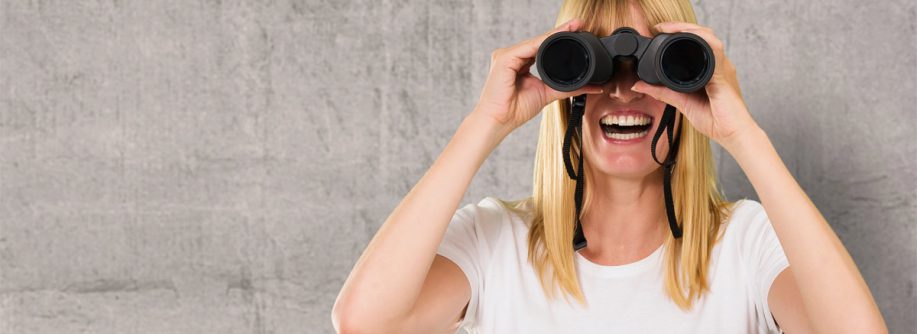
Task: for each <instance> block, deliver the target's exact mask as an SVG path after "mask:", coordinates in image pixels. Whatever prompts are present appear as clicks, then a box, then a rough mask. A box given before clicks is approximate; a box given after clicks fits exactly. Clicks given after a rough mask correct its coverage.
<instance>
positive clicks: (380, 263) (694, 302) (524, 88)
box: [332, 0, 887, 333]
mask: <svg viewBox="0 0 917 334" xmlns="http://www.w3.org/2000/svg"><path fill="white" fill-rule="evenodd" d="M557 22H558V23H559V24H558V26H557V28H556V29H554V30H552V31H550V32H547V33H545V34H543V35H541V36H537V37H535V38H532V39H530V40H527V41H524V42H521V43H519V44H516V45H514V46H511V47H507V48H501V49H498V50H496V51H494V52H493V55H492V58H491V70H490V73H489V74H488V78H487V81H486V83H485V84H484V88H483V90H482V93H481V97H480V100H479V102H478V104H477V105H476V108H475V109H474V110H473V111H472V112H471V113H470V114H469V115H468V116H467V117H466V119H465V120H464V121H463V122H462V124H461V125H460V126H459V128H458V130H457V131H456V133H455V135H454V137H453V138H452V140H451V141H450V142H449V144H448V145H447V146H446V148H445V150H444V151H443V152H442V154H441V155H440V156H439V158H438V159H437V160H436V161H435V163H434V164H433V166H432V167H431V168H430V170H429V171H428V172H427V173H426V175H424V176H423V178H422V179H421V180H420V181H419V182H418V183H417V185H416V186H415V187H414V188H413V189H412V190H411V192H410V193H409V194H408V195H407V196H406V197H405V198H404V200H403V201H402V202H401V204H400V205H398V207H397V208H396V209H395V210H394V212H392V214H391V215H390V216H389V218H388V220H386V222H385V223H384V224H383V226H382V227H381V228H380V230H379V231H378V232H377V233H376V235H375V237H374V238H373V240H372V241H371V242H370V244H369V246H368V247H367V248H366V250H365V251H364V252H363V255H362V256H361V257H360V259H359V260H358V261H357V263H356V265H355V266H354V268H353V271H352V272H351V273H350V276H349V277H348V279H347V281H346V282H345V284H344V286H343V288H342V290H341V292H340V295H339V296H338V299H337V301H336V303H335V306H334V310H333V312H332V313H333V314H332V319H333V322H334V325H335V328H336V329H337V330H338V331H339V332H342V333H364V332H365V333H445V332H454V331H455V330H456V329H457V328H458V327H462V328H465V329H466V330H468V331H470V332H482V333H747V332H754V333H767V332H774V333H776V332H780V331H781V330H783V331H786V332H789V333H808V332H820V333H882V332H887V329H886V327H885V324H884V321H883V319H882V316H881V314H880V313H879V311H878V307H877V306H876V304H875V301H874V300H873V298H872V295H871V293H870V291H869V288H868V287H867V286H866V284H865V282H864V281H863V278H862V277H861V275H860V273H859V271H858V269H857V267H856V265H855V264H854V262H853V261H852V259H851V257H850V256H849V254H848V253H847V251H846V250H845V248H844V246H843V245H842V244H841V242H840V240H839V239H838V238H837V236H836V235H835V234H834V232H833V231H832V230H831V228H830V226H829V225H828V224H827V222H826V221H825V219H824V217H823V216H822V215H821V214H820V213H819V211H818V209H817V208H816V207H815V206H814V205H813V204H812V202H811V201H810V200H809V198H808V197H807V196H806V194H805V193H804V192H803V191H802V189H801V188H800V187H799V185H798V184H797V183H796V181H795V180H794V179H793V177H792V175H791V174H790V173H789V172H788V171H787V169H786V167H785V166H784V164H783V162H782V161H781V159H780V157H779V156H778V155H777V152H776V151H775V150H774V148H773V146H772V145H771V143H770V142H769V140H768V137H767V135H766V134H765V133H764V132H763V131H762V130H761V128H760V127H758V125H757V124H756V123H755V121H754V119H753V118H752V117H751V115H750V113H749V111H748V110H747V108H746V106H745V103H744V101H743V98H742V94H741V91H740V90H739V84H738V82H737V80H736V72H735V69H734V67H733V66H732V64H731V63H730V62H729V59H727V58H726V56H725V54H724V53H723V47H722V43H721V41H720V40H719V39H718V38H717V37H716V36H715V35H714V33H713V31H711V30H710V29H709V28H706V27H702V26H698V25H696V24H695V23H696V19H695V16H694V12H693V9H692V8H691V5H690V2H689V1H688V0H645V1H588V0H570V1H566V2H564V4H563V5H562V8H561V10H560V13H559V15H558V19H557ZM561 22H563V23H561ZM622 26H629V27H632V28H634V29H636V30H637V31H638V32H639V33H640V34H641V35H643V36H647V37H652V36H654V35H655V34H658V33H663V32H664V33H675V32H690V33H694V34H696V35H698V36H700V37H702V38H703V39H704V40H706V41H707V43H708V44H709V45H710V46H711V47H712V49H713V52H714V54H715V58H716V62H715V72H714V74H713V78H712V79H711V81H710V82H709V83H708V84H707V86H706V87H705V89H704V90H703V91H700V92H698V93H694V94H684V93H677V92H675V91H672V90H669V89H668V88H665V87H664V86H653V85H649V84H647V83H645V82H642V81H638V80H637V79H636V75H635V74H634V71H633V63H632V62H620V63H619V64H618V65H617V66H618V67H617V68H616V70H615V73H616V74H615V77H614V78H613V80H612V81H610V82H608V83H607V84H605V85H602V86H595V85H592V86H586V87H584V88H581V89H579V90H577V91H574V92H569V93H562V92H558V91H555V90H552V89H551V88H549V87H547V86H546V85H545V84H544V83H543V82H542V81H540V80H539V79H538V78H536V77H535V76H533V75H532V74H530V73H529V72H528V68H529V67H530V66H531V65H532V64H533V62H534V57H535V54H536V51H537V49H538V47H539V45H540V44H541V42H542V41H543V40H544V39H545V38H547V37H548V36H549V35H551V34H553V33H556V32H559V31H589V32H592V33H594V34H596V35H598V36H607V35H608V34H610V33H611V32H612V31H613V30H615V29H616V28H618V27H622ZM581 94H586V96H587V99H586V107H585V113H584V116H583V119H582V124H581V132H580V133H581V135H580V136H579V137H580V138H579V140H580V141H581V142H582V144H581V149H577V150H574V153H575V154H580V153H576V152H582V154H583V161H584V162H583V163H584V166H583V167H584V170H585V180H586V182H585V189H584V193H585V196H584V201H583V206H582V212H581V215H580V216H579V218H580V221H581V226H582V233H583V235H584V236H585V238H586V239H587V240H588V243H587V246H586V247H585V248H582V249H579V250H576V249H574V245H573V243H572V242H571V241H572V240H573V238H574V230H575V219H574V218H575V217H574V215H575V214H574V212H575V211H574V210H575V208H574V199H573V197H574V182H573V181H572V180H570V179H569V178H568V177H567V174H566V173H565V171H564V162H563V157H562V153H561V152H562V149H561V146H562V142H563V139H564V138H563V136H564V131H565V127H566V125H567V121H568V120H567V117H568V115H569V112H570V98H571V97H573V96H577V95H581ZM666 105H671V106H674V107H675V108H677V110H678V113H677V114H678V115H679V116H678V117H677V119H676V127H675V129H679V130H678V132H677V133H676V134H675V136H676V137H677V138H678V140H677V141H673V143H678V147H677V150H676V151H674V152H676V154H677V163H676V164H675V167H674V171H673V175H672V182H671V189H672V193H673V197H674V202H675V204H674V212H675V213H676V217H677V219H675V220H676V221H677V224H678V227H679V228H680V231H681V232H682V233H683V234H682V235H680V236H678V237H676V236H675V235H674V234H675V233H673V232H674V231H675V230H674V229H672V230H671V231H670V226H669V225H668V224H669V221H668V219H667V217H666V214H665V204H664V198H663V197H664V196H663V169H662V168H661V167H660V166H659V164H657V163H656V161H654V159H653V158H652V156H651V153H650V150H651V145H650V140H649V137H650V134H653V133H655V130H656V129H657V127H658V126H659V119H660V117H661V115H662V113H663V110H664V109H665V107H666ZM539 112H543V115H542V120H541V129H540V134H539V140H538V148H537V153H536V157H535V172H534V191H533V196H532V197H531V198H528V199H525V200H521V201H516V202H504V201H500V200H497V199H494V198H486V199H484V200H482V201H480V202H479V203H477V204H471V205H467V206H465V207H462V208H461V209H459V208H458V205H459V202H460V201H461V199H462V197H463V194H464V192H465V190H466V189H467V187H468V185H469V183H470V182H471V179H472V176H473V175H474V174H475V172H476V171H477V170H478V168H479V167H480V166H481V164H482V163H483V161H484V160H485V158H486V157H487V156H488V155H489V154H490V153H491V151H492V150H493V149H494V148H495V147H496V146H497V145H498V144H499V143H500V142H501V140H502V139H503V138H504V137H506V136H507V135H508V134H509V133H510V132H511V131H513V130H514V129H516V128H518V127H519V126H520V125H522V124H523V123H525V122H527V121H529V120H531V119H532V118H534V117H535V116H536V115H537V114H538V113H539ZM628 115H629V116H631V117H634V119H635V120H637V122H635V123H640V121H644V122H645V121H649V122H650V124H651V126H650V127H649V130H648V131H643V134H642V136H641V137H638V138H633V139H629V140H618V139H615V138H620V135H617V134H615V133H612V132H607V131H609V129H608V127H607V126H606V127H603V123H604V124H607V123H609V122H611V121H614V120H615V118H616V117H620V116H628ZM620 120H621V119H620V118H619V119H618V121H620ZM711 139H712V140H713V141H715V142H717V143H719V144H720V145H721V146H722V147H723V148H725V149H726V151H728V152H729V154H731V155H732V156H733V157H734V158H735V159H736V161H738V163H739V165H740V166H741V168H742V170H743V171H744V172H745V174H746V175H747V176H748V178H749V180H750V181H751V183H752V185H753V186H754V188H755V191H756V192H757V194H758V196H759V198H760V200H761V202H760V203H759V202H756V201H753V200H748V199H743V200H739V201H737V202H727V201H726V200H725V199H724V198H723V196H722V194H721V192H720V191H719V188H718V182H717V179H716V172H715V170H714V167H713V158H712V153H711V146H710V142H709V140H711ZM668 145H669V143H668V142H667V141H666V140H660V141H659V144H658V146H657V147H656V150H657V151H656V154H657V156H662V157H665V156H667V154H668V151H669V146H668Z"/></svg>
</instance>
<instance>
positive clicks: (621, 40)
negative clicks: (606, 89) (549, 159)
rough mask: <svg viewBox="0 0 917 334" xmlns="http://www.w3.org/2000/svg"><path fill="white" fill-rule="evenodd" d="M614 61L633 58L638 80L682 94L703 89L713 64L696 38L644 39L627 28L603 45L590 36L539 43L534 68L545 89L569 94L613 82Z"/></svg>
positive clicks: (562, 34)
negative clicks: (546, 86) (587, 86)
mask: <svg viewBox="0 0 917 334" xmlns="http://www.w3.org/2000/svg"><path fill="white" fill-rule="evenodd" d="M618 57H633V58H636V61H637V64H636V72H637V77H638V78H639V79H640V80H643V81H645V82H646V83H649V84H653V85H660V84H661V85H665V86H666V87H668V88H670V89H672V90H675V91H678V92H682V93H690V92H694V91H697V90H700V89H702V88H703V87H704V86H705V85H707V82H708V81H710V77H712V76H713V68H714V64H715V58H714V55H713V50H712V49H710V45H708V44H707V42H706V41H704V39H703V38H701V37H700V36H697V35H695V34H692V33H685V32H679V33H674V34H667V33H661V34H658V35H656V36H655V37H653V38H647V37H644V36H641V35H640V34H639V33H638V32H637V31H636V30H634V29H633V28H630V27H622V28H618V29H616V30H615V31H614V32H613V33H612V34H611V35H610V36H608V37H603V38H601V39H599V38H598V37H596V36H595V35H593V34H592V33H589V32H570V31H563V32H558V33H555V34H553V35H551V36H549V37H548V38H547V39H545V40H544V42H542V43H541V46H540V47H539V48H538V53H537V54H536V56H535V63H536V66H537V69H538V73H539V74H540V75H541V79H542V81H544V82H545V84H547V85H548V86H549V87H551V88H554V89H555V90H558V91H562V92H571V91H574V90H577V89H579V88H582V87H583V86H585V85H587V84H598V85H601V84H604V83H606V82H608V81H609V80H611V79H612V77H613V76H614V67H615V66H614V65H615V64H614V61H615V59H616V58H618Z"/></svg>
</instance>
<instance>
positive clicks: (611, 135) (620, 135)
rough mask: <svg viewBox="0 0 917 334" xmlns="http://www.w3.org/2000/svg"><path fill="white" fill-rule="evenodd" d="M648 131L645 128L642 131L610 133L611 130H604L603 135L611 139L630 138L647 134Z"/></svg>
mask: <svg viewBox="0 0 917 334" xmlns="http://www.w3.org/2000/svg"><path fill="white" fill-rule="evenodd" d="M648 133H650V131H649V130H646V131H643V132H638V133H611V132H605V135H606V136H608V138H611V139H617V140H630V139H634V138H640V137H643V136H646V134H648Z"/></svg>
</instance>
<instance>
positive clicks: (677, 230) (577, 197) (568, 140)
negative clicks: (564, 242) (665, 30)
mask: <svg viewBox="0 0 917 334" xmlns="http://www.w3.org/2000/svg"><path fill="white" fill-rule="evenodd" d="M585 111H586V94H583V95H579V96H575V97H573V103H572V106H571V111H570V117H569V118H568V119H567V131H566V133H565V134H564V143H563V155H564V167H565V168H566V170H567V176H569V177H570V178H571V179H573V180H576V190H575V191H574V193H573V201H574V203H575V205H576V212H575V216H574V217H573V220H574V221H575V222H576V230H575V231H574V232H573V251H574V252H575V251H578V250H580V249H583V248H585V247H586V236H585V235H584V234H583V224H582V223H581V222H580V211H581V210H582V206H583V187H584V186H585V180H584V176H583V155H584V154H583V140H582V131H580V135H579V136H578V137H579V145H578V146H579V152H578V154H577V165H576V171H574V168H573V161H572V160H571V157H570V147H571V145H572V141H573V135H574V134H575V133H576V132H577V130H581V127H580V125H581V124H582V122H583V114H584V113H585ZM675 113H676V110H675V107H673V106H671V105H666V108H665V111H664V112H663V114H662V119H661V120H660V121H659V126H658V128H657V130H656V134H655V136H653V143H652V150H653V152H652V153H653V160H655V161H656V163H658V164H660V165H662V167H663V183H664V192H665V211H666V215H667V216H668V220H669V229H671V230H672V236H674V237H675V238H676V239H678V238H681V227H679V226H678V222H677V221H676V220H675V207H674V203H673V201H672V170H673V169H674V167H675V156H676V155H677V154H678V142H679V138H674V140H675V142H674V143H673V142H672V140H673V138H672V137H673V134H672V132H673V131H674V128H675ZM679 125H680V124H679ZM679 127H680V126H679ZM664 130H667V131H666V134H667V137H668V139H669V143H670V144H671V145H670V148H669V153H668V155H667V156H666V160H665V161H664V162H659V159H657V158H656V142H657V141H659V137H661V136H662V132H663V131H664Z"/></svg>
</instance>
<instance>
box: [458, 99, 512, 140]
mask: <svg viewBox="0 0 917 334" xmlns="http://www.w3.org/2000/svg"><path fill="white" fill-rule="evenodd" d="M465 120H466V121H467V122H471V123H473V124H474V125H475V130H477V131H481V132H484V135H486V136H487V137H488V138H493V139H495V140H496V141H497V143H499V142H501V141H503V139H504V138H506V136H508V135H509V134H510V133H512V132H513V130H515V127H513V126H512V125H509V124H506V123H504V122H500V121H499V120H497V119H496V118H494V117H493V115H491V113H489V112H488V111H487V110H483V109H482V108H480V107H475V108H474V110H472V111H471V113H470V114H468V116H466V117H465Z"/></svg>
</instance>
